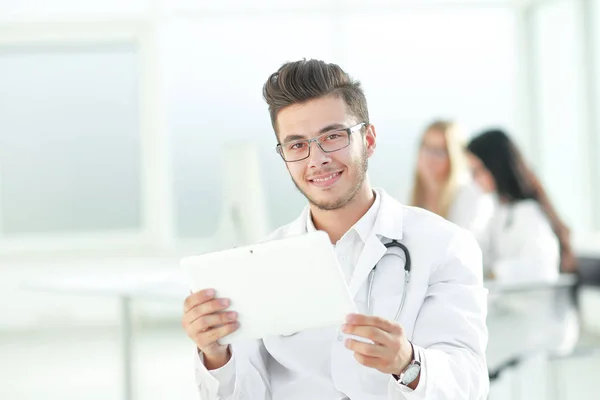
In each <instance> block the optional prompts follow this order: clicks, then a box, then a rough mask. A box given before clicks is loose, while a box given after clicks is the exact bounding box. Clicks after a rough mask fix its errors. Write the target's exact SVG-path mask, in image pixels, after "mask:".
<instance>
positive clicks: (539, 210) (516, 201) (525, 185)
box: [467, 130, 575, 281]
mask: <svg viewBox="0 0 600 400" xmlns="http://www.w3.org/2000/svg"><path fill="white" fill-rule="evenodd" d="M467 149H468V158H469V163H470V167H471V170H472V173H473V178H474V179H475V181H476V182H477V183H478V184H479V185H480V186H481V188H482V189H483V190H484V191H485V192H487V193H493V194H495V196H494V198H495V201H496V202H497V206H496V207H495V210H496V211H495V212H494V216H493V217H492V219H491V221H490V224H489V227H488V229H487V232H486V234H485V235H484V239H483V241H482V242H480V244H481V247H482V250H483V252H484V267H485V269H486V273H487V277H488V278H489V277H494V278H496V279H498V280H509V281H527V280H545V281H548V280H554V279H557V278H558V274H559V271H563V272H573V271H574V270H575V257H574V254H573V251H572V248H571V244H570V242H569V229H568V228H567V226H566V225H565V224H564V223H563V222H562V221H561V220H560V218H559V216H558V214H557V213H556V211H555V209H554V207H552V204H551V203H550V200H549V199H548V196H547V195H546V192H545V190H544V188H543V187H542V185H541V183H540V181H539V180H538V179H537V177H536V176H535V174H534V173H533V172H532V171H531V169H530V168H529V167H528V166H527V165H526V163H525V161H524V159H523V157H522V155H521V153H520V152H519V150H518V149H517V147H516V146H515V144H514V143H513V142H512V141H511V139H510V138H509V137H508V135H507V134H506V133H505V132H503V131H501V130H489V131H486V132H483V133H481V134H480V135H479V136H477V137H475V138H473V139H472V140H471V141H470V143H469V144H468V146H467Z"/></svg>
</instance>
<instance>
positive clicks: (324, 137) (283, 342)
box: [182, 60, 489, 400]
mask: <svg viewBox="0 0 600 400" xmlns="http://www.w3.org/2000/svg"><path fill="white" fill-rule="evenodd" d="M263 92H264V97H265V99H266V101H267V103H268V105H269V111H270V116H271V122H272V125H273V128H274V130H275V134H276V138H277V142H278V145H277V151H278V152H279V154H280V156H281V157H282V159H283V161H284V163H285V166H286V168H287V169H288V172H289V174H290V176H291V178H292V180H293V182H294V184H295V185H296V186H297V188H298V190H299V191H300V192H301V193H302V194H303V195H304V196H305V197H306V199H307V200H308V205H307V207H306V208H305V209H304V211H302V213H301V214H300V216H299V218H298V219H297V220H296V221H294V222H292V223H291V224H289V225H286V226H284V227H281V228H279V229H278V230H276V231H275V233H274V234H272V235H271V236H270V238H269V239H279V238H285V237H290V236H294V235H300V234H305V233H307V232H311V231H314V230H322V231H325V232H326V233H327V234H328V235H329V237H330V239H331V243H332V245H333V246H334V249H335V253H336V256H337V258H338V261H339V264H340V268H341V270H342V272H343V274H344V276H345V278H346V282H347V283H348V287H349V290H350V293H351V295H352V296H353V297H354V300H355V303H356V306H357V309H358V311H359V314H352V315H349V316H348V318H347V321H346V323H345V324H344V325H343V326H342V327H339V326H330V327H323V328H321V329H310V330H306V331H301V332H298V333H296V334H293V335H290V336H270V337H265V338H263V339H260V340H256V341H252V342H245V343H239V344H234V345H232V346H224V345H221V344H220V343H219V342H218V340H219V339H220V338H222V337H224V336H226V335H227V334H229V333H230V332H233V331H234V330H236V329H238V327H239V323H238V322H237V314H236V313H235V310H229V309H228V306H229V300H228V299H222V298H219V296H218V293H216V292H215V290H214V288H206V289H205V290H202V291H199V292H197V293H194V294H192V295H190V296H189V297H188V298H187V299H186V301H185V304H184V316H183V319H182V324H183V327H184V329H185V330H186V333H187V334H188V336H189V337H190V338H191V339H192V340H193V341H194V343H195V344H196V346H197V356H196V379H197V384H198V389H199V393H200V398H201V399H204V400H216V399H240V400H241V399H247V400H265V399H271V400H284V399H285V400H294V399H302V400H306V399H311V400H321V399H322V400H325V399H327V400H334V399H339V400H341V399H373V400H376V399H380V400H384V399H437V400H450V399H452V400H454V399H472V400H475V399H485V398H486V396H487V393H488V390H489V380H488V373H487V367H486V361H485V348H486V343H487V329H486V326H485V319H486V313H487V312H486V309H487V303H486V295H487V291H486V290H485V289H484V288H483V278H482V270H481V268H482V267H481V251H480V249H479V248H478V246H477V243H476V241H475V239H474V237H473V236H472V235H471V234H470V233H469V232H467V231H465V230H463V229H460V228H459V227H457V226H455V225H454V224H451V223H449V222H447V221H445V220H444V219H443V218H440V217H439V216H436V215H434V214H432V213H430V212H428V211H425V210H421V209H418V208H413V207H406V206H403V205H401V204H399V203H398V202H396V200H394V199H393V198H392V197H391V196H389V195H388V194H386V193H385V192H384V191H383V190H374V189H372V187H371V185H370V183H369V178H368V175H367V166H368V159H369V158H370V157H371V156H373V154H374V153H375V150H376V144H377V140H376V132H375V127H374V126H373V125H372V124H371V122H370V121H369V115H368V110H367V104H366V99H365V96H364V93H363V91H362V88H361V86H360V84H359V83H358V82H357V81H355V80H353V79H352V78H351V77H350V76H349V75H347V74H346V73H345V72H344V71H343V70H342V69H341V68H340V67H339V66H337V65H335V64H326V63H324V62H323V61H317V60H308V61H307V60H301V61H298V62H291V63H287V64H284V65H283V66H282V67H281V68H280V69H279V70H278V71H277V72H275V73H273V74H272V75H271V76H270V77H269V79H268V80H267V82H266V84H265V86H264V89H263ZM394 240H396V241H398V243H401V244H403V245H404V246H406V248H407V250H408V252H407V253H406V254H405V255H404V256H402V255H399V257H383V256H384V255H386V251H387V248H386V244H388V243H390V242H391V241H394ZM388 254H389V251H388ZM409 254H410V256H409ZM290 257H294V254H290ZM411 260H412V263H410V264H409V262H410V261H411ZM281 262H282V263H285V260H281ZM375 265H377V268H376V271H375V268H374V266H375ZM407 265H412V267H411V268H410V274H409V276H410V280H409V281H408V282H407V280H405V277H406V276H407V275H406V274H405V272H406V268H407ZM232 279H235V277H232ZM371 286H372V291H371V290H370V289H369V287H371ZM369 293H371V296H370V297H369V296H368V294H369ZM306 295H307V296H310V295H311V294H310V293H307V294H306ZM404 295H405V296H406V297H405V301H404V300H402V299H403V296H404ZM273 301H274V302H277V299H273ZM402 304H404V307H403V306H402ZM340 328H341V331H342V332H344V333H346V334H352V335H357V336H360V337H363V338H366V339H370V340H371V341H372V342H371V343H363V342H360V341H356V340H352V339H346V340H343V336H342V335H340V334H339V332H340Z"/></svg>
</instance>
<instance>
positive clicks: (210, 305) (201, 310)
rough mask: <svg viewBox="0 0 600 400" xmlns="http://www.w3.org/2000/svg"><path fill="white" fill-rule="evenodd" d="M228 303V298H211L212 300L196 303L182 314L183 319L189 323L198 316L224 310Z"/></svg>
mask: <svg viewBox="0 0 600 400" xmlns="http://www.w3.org/2000/svg"><path fill="white" fill-rule="evenodd" d="M229 304H230V302H229V300H228V299H213V300H210V301H207V302H206V303H202V304H200V305H197V306H196V307H194V308H192V309H191V310H189V311H188V312H187V313H186V314H185V315H184V319H185V320H186V321H188V323H190V324H191V323H193V322H194V321H195V320H197V319H198V318H200V317H203V316H205V315H210V314H215V313H218V312H220V311H223V310H225V309H226V308H227V307H229Z"/></svg>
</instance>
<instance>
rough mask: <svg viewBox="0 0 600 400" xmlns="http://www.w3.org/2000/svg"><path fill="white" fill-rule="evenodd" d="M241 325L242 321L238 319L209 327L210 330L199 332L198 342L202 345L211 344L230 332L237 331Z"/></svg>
mask: <svg viewBox="0 0 600 400" xmlns="http://www.w3.org/2000/svg"><path fill="white" fill-rule="evenodd" d="M239 327H240V323H239V322H237V321H236V322H230V323H227V324H225V325H221V326H218V327H216V328H213V329H209V330H208V331H204V332H198V333H197V335H196V337H197V341H196V343H198V344H201V345H202V346H201V347H204V346H208V345H211V344H213V343H215V342H217V341H218V340H219V339H222V338H223V337H225V336H227V335H229V334H230V333H232V332H235V331H236V330H237V329H238V328H239Z"/></svg>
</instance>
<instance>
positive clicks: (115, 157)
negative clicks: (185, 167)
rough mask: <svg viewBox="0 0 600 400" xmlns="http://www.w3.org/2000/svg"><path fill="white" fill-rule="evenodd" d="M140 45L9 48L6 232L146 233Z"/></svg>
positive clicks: (1, 177) (1, 83) (2, 153)
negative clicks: (142, 203) (142, 200)
mask: <svg viewBox="0 0 600 400" xmlns="http://www.w3.org/2000/svg"><path fill="white" fill-rule="evenodd" d="M137 69H138V66H137V54H136V49H135V47H134V46H133V45H127V44H123V45H118V44H115V45H98V46H86V47H82V46H44V47H41V46H40V47H35V46H11V47H7V46H5V47H0V87H1V88H2V90H0V196H1V197H0V229H1V232H2V234H3V236H4V237H5V238H8V237H11V236H14V235H21V234H49V235H53V234H65V233H71V234H76V233H85V232H101V231H123V230H139V229H140V228H141V218H142V217H141V211H140V209H141V207H140V164H141V163H140V132H139V121H138V120H139V109H138V108H139V107H138V103H139V94H138V92H139V88H138V71H137Z"/></svg>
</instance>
